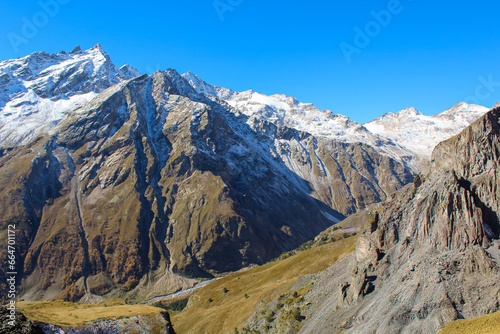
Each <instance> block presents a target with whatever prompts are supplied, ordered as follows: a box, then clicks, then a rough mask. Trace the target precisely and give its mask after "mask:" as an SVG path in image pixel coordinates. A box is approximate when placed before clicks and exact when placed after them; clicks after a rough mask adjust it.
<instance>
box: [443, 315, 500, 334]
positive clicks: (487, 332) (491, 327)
mask: <svg viewBox="0 0 500 334" xmlns="http://www.w3.org/2000/svg"><path fill="white" fill-rule="evenodd" d="M499 333H500V312H496V313H493V314H489V315H485V316H482V317H477V318H472V319H460V320H457V321H452V322H450V323H448V324H447V325H446V327H445V328H443V329H442V330H440V331H439V332H438V334H499Z"/></svg>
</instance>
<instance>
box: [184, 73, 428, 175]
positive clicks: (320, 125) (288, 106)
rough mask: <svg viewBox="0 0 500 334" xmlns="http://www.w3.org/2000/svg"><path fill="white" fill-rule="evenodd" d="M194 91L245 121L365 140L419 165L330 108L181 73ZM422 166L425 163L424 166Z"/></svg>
mask: <svg viewBox="0 0 500 334" xmlns="http://www.w3.org/2000/svg"><path fill="white" fill-rule="evenodd" d="M182 76H183V77H184V78H185V79H186V80H187V81H188V82H189V83H190V84H191V85H192V86H193V88H195V90H196V91H198V92H199V93H204V94H206V95H208V96H211V97H215V98H218V99H220V100H223V101H225V102H226V103H228V104H229V105H231V106H232V107H234V108H235V110H237V111H238V112H241V113H243V114H245V115H247V116H248V117H249V119H248V122H249V123H252V122H254V120H256V119H264V120H266V121H269V122H272V123H274V124H277V125H281V126H286V127H289V128H293V129H296V130H299V131H303V132H307V133H310V134H312V135H313V136H316V137H318V138H326V139H329V140H333V141H338V142H343V143H365V144H368V145H371V146H373V147H375V148H376V149H377V150H378V151H379V152H381V153H383V154H385V155H388V156H390V157H391V158H394V159H396V160H397V161H402V162H404V163H405V164H407V165H408V166H410V167H411V168H413V169H414V170H419V169H420V168H421V161H420V160H421V159H420V158H419V157H416V156H415V155H414V154H413V153H412V152H411V151H409V150H407V149H406V148H405V147H402V146H400V145H398V144H396V143H394V142H393V141H392V140H391V139H388V138H386V137H384V136H380V135H378V134H375V133H372V132H370V131H368V130H367V129H366V128H365V127H364V126H363V125H361V124H358V123H356V122H355V121H353V120H351V119H350V118H349V117H347V116H344V115H339V114H335V113H333V112H332V111H330V110H319V109H318V108H316V107H315V106H314V105H313V104H312V103H302V102H300V101H298V100H297V99H296V98H295V97H293V96H286V95H282V94H275V95H270V96H267V95H264V94H260V93H257V92H255V91H253V90H248V91H244V92H235V91H232V90H230V89H227V88H221V87H216V86H211V85H209V84H207V83H206V82H204V81H203V80H201V79H200V78H199V77H198V76H196V75H194V74H193V73H191V72H188V73H185V74H183V75H182ZM423 168H425V166H424V167H423Z"/></svg>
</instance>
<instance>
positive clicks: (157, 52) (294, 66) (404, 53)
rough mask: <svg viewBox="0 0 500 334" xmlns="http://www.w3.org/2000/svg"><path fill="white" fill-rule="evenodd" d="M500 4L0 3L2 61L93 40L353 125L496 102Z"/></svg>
mask: <svg viewBox="0 0 500 334" xmlns="http://www.w3.org/2000/svg"><path fill="white" fill-rule="evenodd" d="M44 4H45V5H44ZM54 4H55V5H54ZM49 5H50V6H49ZM499 12H500V4H499V3H498V2H496V1H482V0H478V1H474V2H471V1H453V2H451V1H449V2H448V1H447V2H444V1H441V2H437V1H430V0H400V1H397V0H386V1H378V0H377V1H373V0H371V1H368V0H366V1H353V0H333V1H319V0H310V1H308V2H307V3H306V2H305V1H293V0H291V1H263V0H215V1H214V0H181V1H168V0H166V1H103V0H101V1H95V0H87V1H77V0H41V1H22V2H20V1H13V0H5V1H2V2H0V13H1V14H0V15H1V18H2V19H1V20H0V59H1V60H4V59H9V58H17V57H21V56H24V55H27V54H29V53H31V52H34V51H40V50H43V51H47V52H49V53H55V52H58V51H61V50H66V51H70V50H71V49H72V48H73V47H74V46H76V45H78V44H79V45H81V46H82V48H90V47H92V46H93V45H95V44H97V43H100V44H101V45H102V47H103V48H104V49H105V50H106V52H107V53H108V54H109V55H110V56H111V58H112V60H113V61H114V62H115V64H116V65H118V66H121V65H122V64H125V63H129V64H130V65H132V66H135V67H136V68H137V69H139V70H140V71H141V72H143V73H151V72H153V71H155V70H163V69H166V68H174V69H176V70H178V71H179V72H181V73H183V72H186V71H192V72H194V73H196V74H198V75H199V76H200V77H201V78H202V79H204V80H205V81H207V82H208V83H211V84H214V85H219V86H224V87H228V88H231V89H234V90H239V91H242V90H247V89H253V90H255V91H258V92H261V93H264V94H274V93H281V94H286V95H293V96H295V97H297V98H298V99H299V100H300V101H303V102H312V103H314V104H315V105H316V106H317V107H318V108H320V109H331V110H333V111H334V112H336V113H340V114H344V115H347V116H349V117H350V118H352V119H353V120H355V121H357V122H360V123H363V122H366V121H369V120H371V119H373V118H376V117H378V116H380V115H381V114H383V113H386V112H395V111H398V110H400V109H403V108H405V107H410V106H413V107H415V108H417V109H418V110H420V111H421V112H423V113H425V114H428V115H431V114H435V113H437V112H441V111H443V110H445V109H447V108H449V107H451V106H453V105H454V104H455V103H457V102H460V101H464V100H465V101H467V102H477V103H479V104H481V105H485V106H488V107H490V106H492V105H493V104H495V103H496V102H497V101H500V66H499V61H498V60H499V59H500V57H499V56H500V43H499V42H500V26H499V25H498V18H497V17H498V13H499ZM30 24H32V25H33V26H34V28H35V30H31V31H30V30H29V29H28V28H27V26H29V25H30Z"/></svg>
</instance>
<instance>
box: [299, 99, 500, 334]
mask: <svg viewBox="0 0 500 334" xmlns="http://www.w3.org/2000/svg"><path fill="white" fill-rule="evenodd" d="M499 117H500V108H496V109H493V110H491V111H490V112H488V113H487V114H486V115H485V116H483V117H482V118H480V119H479V120H478V121H476V122H474V123H473V124H472V125H471V126H469V127H467V128H466V129H465V130H464V131H463V132H461V133H460V134H459V135H457V136H455V137H453V138H451V139H449V140H447V141H444V142H442V143H440V144H439V145H438V146H437V147H436V148H435V150H434V152H433V154H432V167H431V172H430V173H429V175H427V176H426V177H425V178H424V179H423V180H421V179H416V180H415V181H414V183H412V184H410V185H408V186H407V187H406V188H405V190H404V192H402V193H400V195H399V196H398V197H397V198H396V199H395V200H394V201H393V202H392V203H391V204H390V205H388V207H386V208H385V209H384V210H383V211H382V212H381V213H380V215H379V219H378V221H377V222H375V223H373V224H372V225H371V227H370V228H369V229H367V231H365V233H364V234H363V235H361V236H360V237H359V238H358V242H357V248H356V252H355V256H353V258H352V260H351V265H350V273H348V274H347V275H345V274H342V275H341V274H340V270H341V268H332V269H330V271H329V273H325V275H324V276H323V277H322V278H321V279H319V280H318V282H317V283H318V286H321V285H322V286H323V289H324V288H325V287H327V288H328V289H330V294H329V295H328V296H320V295H318V293H319V291H324V290H321V289H320V288H319V287H318V288H315V289H312V290H311V292H310V293H309V295H308V296H307V298H306V299H307V300H314V298H316V300H317V302H318V303H317V304H316V305H314V306H313V307H311V308H310V309H309V311H308V312H307V313H306V316H307V317H308V322H307V323H306V324H305V325H304V327H303V328H302V330H301V333H321V332H326V331H328V332H333V333H335V332H340V331H342V332H343V333H344V332H345V333H375V332H384V333H414V332H419V333H436V332H437V331H438V330H439V329H440V328H442V327H443V326H444V325H445V324H446V323H447V322H449V321H452V320H456V319H459V318H471V317H476V316H480V315H484V314H489V313H492V312H495V311H497V310H498V305H499V302H500V300H499V296H498V290H499V288H500V285H499V283H498V275H499V266H498V264H499V263H500V262H499V261H500V252H499V251H498V249H499V247H500V243H499V240H498V238H499V232H500V225H499V215H500V208H499V207H498V198H499V196H500V187H499V186H500V184H499V183H498V180H499V174H500V166H499V164H498V161H499V159H498V157H499V152H500V140H499V139H500V124H499ZM315 286H316V285H315ZM327 328H328V330H327Z"/></svg>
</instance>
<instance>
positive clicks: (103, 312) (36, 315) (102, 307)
mask: <svg viewBox="0 0 500 334" xmlns="http://www.w3.org/2000/svg"><path fill="white" fill-rule="evenodd" d="M16 306H17V308H18V309H19V310H20V311H21V312H23V313H24V314H25V315H26V317H28V318H29V319H32V320H36V321H39V322H45V323H50V324H54V325H58V326H72V327H78V326H83V325H84V324H85V323H87V322H91V321H95V320H99V319H106V318H113V317H115V318H130V317H132V316H136V315H155V314H158V313H160V312H161V311H163V310H162V309H160V308H156V307H152V306H147V305H126V304H125V303H124V302H123V301H122V300H117V299H115V300H109V301H107V302H104V303H101V304H97V305H88V304H79V303H70V302H63V301H40V302H28V301H23V302H18V303H16Z"/></svg>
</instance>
